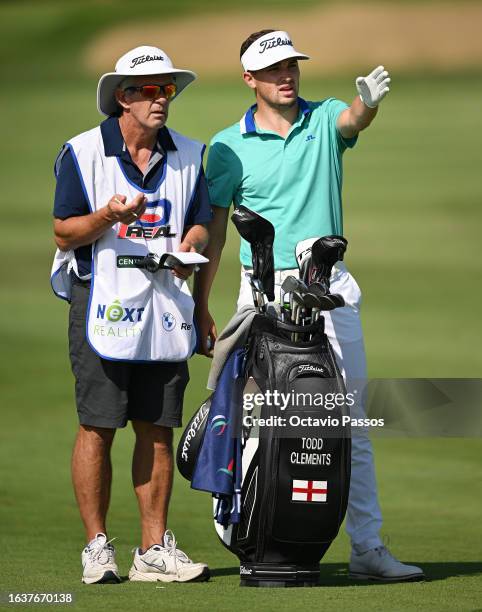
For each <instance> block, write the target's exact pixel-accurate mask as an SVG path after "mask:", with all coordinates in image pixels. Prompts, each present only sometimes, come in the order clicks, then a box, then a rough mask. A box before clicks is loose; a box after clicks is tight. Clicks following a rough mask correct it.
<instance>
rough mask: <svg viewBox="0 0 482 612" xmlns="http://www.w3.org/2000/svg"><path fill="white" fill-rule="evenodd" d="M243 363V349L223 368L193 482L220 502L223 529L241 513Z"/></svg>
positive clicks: (228, 360)
mask: <svg viewBox="0 0 482 612" xmlns="http://www.w3.org/2000/svg"><path fill="white" fill-rule="evenodd" d="M244 362H245V351H244V349H237V350H235V351H233V353H232V354H231V355H230V356H229V358H228V359H227V361H226V363H225V364H224V367H223V370H222V372H221V375H220V376H219V379H218V383H217V386H216V391H215V392H214V394H213V396H212V399H211V407H210V410H209V415H208V419H207V424H206V433H205V434H204V438H203V441H202V443H201V447H200V449H199V453H198V456H197V461H196V466H195V468H194V473H193V477H192V481H191V487H192V488H193V489H198V490H200V491H208V492H210V493H212V494H213V496H214V497H216V498H217V499H218V503H217V508H216V517H215V518H216V520H217V522H218V523H220V524H221V525H223V526H224V527H227V526H228V525H229V524H231V523H239V520H240V513H241V480H242V459H241V422H242V410H243V406H242V401H243V386H244Z"/></svg>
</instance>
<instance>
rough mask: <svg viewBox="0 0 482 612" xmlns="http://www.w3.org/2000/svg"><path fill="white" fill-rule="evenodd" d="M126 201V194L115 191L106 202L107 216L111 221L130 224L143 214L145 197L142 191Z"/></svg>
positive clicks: (145, 202)
mask: <svg viewBox="0 0 482 612" xmlns="http://www.w3.org/2000/svg"><path fill="white" fill-rule="evenodd" d="M126 201H127V198H126V196H124V195H119V194H117V193H116V194H115V195H113V196H112V197H111V199H110V200H109V201H108V202H107V206H106V208H107V216H108V217H109V219H110V220H111V221H112V222H113V223H123V224H124V225H130V224H131V223H134V221H136V219H139V218H140V217H142V215H143V214H144V211H145V210H146V204H147V198H146V196H145V195H144V194H143V193H138V194H137V195H136V197H135V198H134V199H133V200H132V202H129V204H126Z"/></svg>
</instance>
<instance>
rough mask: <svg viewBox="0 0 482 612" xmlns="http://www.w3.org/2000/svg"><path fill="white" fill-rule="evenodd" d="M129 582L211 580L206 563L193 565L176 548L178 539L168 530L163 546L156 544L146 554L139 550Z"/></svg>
mask: <svg viewBox="0 0 482 612" xmlns="http://www.w3.org/2000/svg"><path fill="white" fill-rule="evenodd" d="M129 580H134V581H136V580H138V581H143V582H158V581H159V582H189V581H199V582H201V581H203V580H209V568H208V566H207V565H206V564H205V563H193V562H192V561H191V559H189V557H188V556H187V555H186V553H184V552H182V550H179V548H177V546H176V538H175V537H174V534H173V533H172V531H171V530H170V529H167V530H166V532H165V534H164V538H163V541H162V545H161V544H154V545H153V546H151V547H150V548H148V549H147V550H146V551H145V552H144V553H141V549H140V548H137V549H136V550H135V555H134V563H133V564H132V567H131V569H130V572H129Z"/></svg>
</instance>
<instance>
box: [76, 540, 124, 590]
mask: <svg viewBox="0 0 482 612" xmlns="http://www.w3.org/2000/svg"><path fill="white" fill-rule="evenodd" d="M111 541H112V540H109V541H107V536H106V535H105V533H97V534H96V536H95V538H94V539H93V540H91V541H90V542H89V543H88V544H87V546H86V547H85V548H84V550H83V551H82V566H83V568H84V575H83V576H82V582H84V583H85V584H94V583H97V584H100V583H102V584H106V583H109V584H113V583H116V582H120V581H121V579H120V576H119V569H118V568H117V564H116V562H115V549H114V547H113V546H112V544H111Z"/></svg>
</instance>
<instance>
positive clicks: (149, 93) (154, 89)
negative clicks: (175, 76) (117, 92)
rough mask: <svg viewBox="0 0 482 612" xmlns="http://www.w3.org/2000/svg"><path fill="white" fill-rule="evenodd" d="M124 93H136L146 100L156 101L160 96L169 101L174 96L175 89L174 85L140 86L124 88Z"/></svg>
mask: <svg viewBox="0 0 482 612" xmlns="http://www.w3.org/2000/svg"><path fill="white" fill-rule="evenodd" d="M124 91H138V92H139V93H140V94H141V96H142V97H143V98H144V99H146V100H156V99H157V98H159V96H160V95H161V92H162V95H163V97H165V98H166V99H167V100H170V99H171V98H173V97H174V96H175V95H176V91H177V87H176V85H175V84H174V83H168V84H167V85H141V86H140V87H134V86H132V87H126V88H125V89H124Z"/></svg>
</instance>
